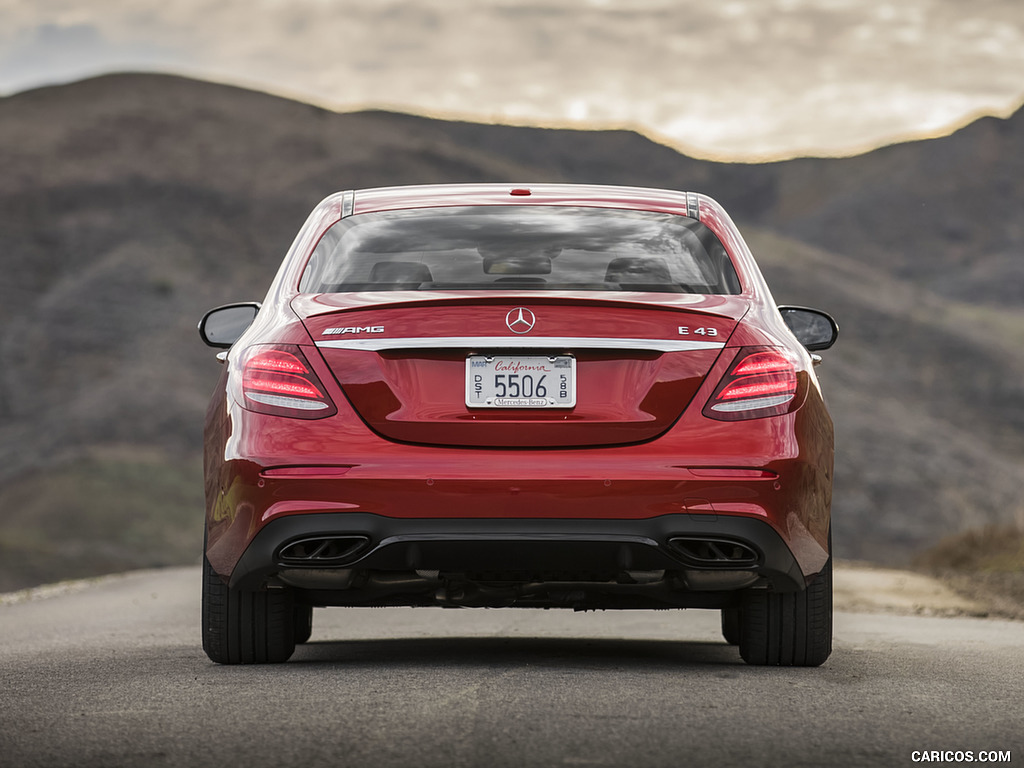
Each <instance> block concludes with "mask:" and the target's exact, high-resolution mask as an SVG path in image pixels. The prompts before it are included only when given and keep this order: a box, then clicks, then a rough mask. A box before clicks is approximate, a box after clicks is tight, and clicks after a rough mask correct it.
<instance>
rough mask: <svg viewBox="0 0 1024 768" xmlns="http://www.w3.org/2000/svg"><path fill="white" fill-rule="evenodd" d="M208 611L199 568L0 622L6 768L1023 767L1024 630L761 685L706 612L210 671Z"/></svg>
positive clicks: (381, 645) (848, 632) (404, 626)
mask: <svg viewBox="0 0 1024 768" xmlns="http://www.w3.org/2000/svg"><path fill="white" fill-rule="evenodd" d="M837 578H841V576H838V577H837ZM198 598H199V571H198V569H191V568H188V569H174V570H167V571H150V572H142V573H136V574H130V575H128V576H125V577H118V578H112V579H107V580H102V581H99V582H97V583H93V584H90V585H88V586H79V587H77V588H71V589H64V590H58V591H56V592H55V593H54V594H51V595H42V596H37V597H35V598H34V599H32V600H22V601H19V602H13V603H11V602H8V603H6V604H0V682H2V687H0V766H3V768H7V767H8V766H10V768H23V767H24V768H27V767H28V766H48V767H51V766H103V767H104V768H111V767H113V766H132V767H133V768H134V766H147V767H148V766H165V765H173V766H190V767H191V766H218V767H222V766H244V767H245V768H259V767H260V766H283V765H290V766H359V767H376V766H416V767H422V766H444V767H445V768H453V767H456V766H486V767H487V768H498V767H499V766H510V767H513V766H514V767H515V768H524V767H525V766H562V765H567V766H629V768H641V767H642V766H815V767H821V766H848V765H862V766H902V765H908V766H909V765H915V764H918V763H917V762H915V760H914V758H915V757H918V758H920V755H916V754H915V752H918V751H921V750H924V751H927V752H931V751H948V752H949V753H950V754H948V755H939V757H940V758H941V757H950V758H953V759H955V758H956V757H958V755H957V754H956V752H957V751H960V752H962V753H966V752H970V753H971V755H972V756H973V757H974V760H975V762H980V761H981V758H982V756H983V755H982V753H983V752H984V753H985V754H984V756H986V757H995V758H998V757H1004V758H1005V756H1006V753H1007V752H1008V753H1010V754H1009V756H1010V758H1011V759H1012V763H1021V762H1024V727H1022V724H1024V623H1015V622H1007V621H996V620H987V619H972V618H928V617H919V616H900V615H886V614H872V613H839V614H837V617H836V641H835V646H836V647H835V651H834V652H833V655H832V658H831V659H830V660H829V661H828V662H827V663H826V664H825V665H824V666H823V667H821V668H819V669H764V668H752V667H747V666H745V665H744V664H743V663H742V662H741V661H740V659H739V656H738V654H737V652H736V650H735V649H734V648H731V647H730V646H727V645H726V644H724V643H723V642H722V641H721V640H720V637H719V633H718V619H717V614H715V613H712V612H706V611H685V612H679V611H660V612H647V611H644V612H622V613H617V612H603V613H587V614H573V613H571V612H562V611H511V610H505V611H499V610H462V611H458V610H454V611H448V610H441V609H381V610H373V609H348V610H346V609H332V610H318V611H316V612H315V614H314V622H315V628H314V632H313V638H312V640H311V642H310V643H309V644H307V645H306V646H303V647H301V648H300V649H299V650H298V651H296V654H295V656H294V657H293V658H292V661H291V662H289V663H288V664H284V665H278V666H270V667H220V666H216V665H214V664H211V663H210V662H209V661H208V660H207V659H206V657H205V655H204V654H203V652H202V649H201V648H200V647H199V640H198V625H199V599H198ZM990 751H994V752H995V753H996V754H994V755H990V754H989V752H990ZM999 753H1002V754H999ZM929 756H930V755H929ZM965 757H966V755H965ZM928 762H929V764H933V765H934V764H955V763H953V762H942V761H941V760H940V761H928ZM1012 763H1011V764H1012ZM1004 764H1005V763H1004Z"/></svg>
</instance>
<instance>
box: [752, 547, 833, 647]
mask: <svg viewBox="0 0 1024 768" xmlns="http://www.w3.org/2000/svg"><path fill="white" fill-rule="evenodd" d="M740 611H741V614H740V642H739V646H740V656H742V657H743V660H744V661H745V662H747V663H748V664H755V665H761V666H765V665H773V666H784V667H817V666H819V665H820V664H822V663H824V661H825V659H827V658H828V657H829V654H830V653H832V558H831V557H830V558H829V560H828V563H826V564H825V567H824V568H823V569H822V570H821V573H819V574H818V575H817V576H815V577H814V580H813V581H811V583H810V584H808V585H807V588H806V589H804V590H803V591H801V592H770V591H768V590H750V591H749V592H747V593H746V594H744V596H743V603H742V607H741V609H740Z"/></svg>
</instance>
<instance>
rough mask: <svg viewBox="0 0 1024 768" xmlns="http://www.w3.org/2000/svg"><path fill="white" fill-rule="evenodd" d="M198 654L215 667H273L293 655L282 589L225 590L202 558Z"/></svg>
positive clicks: (287, 597)
mask: <svg viewBox="0 0 1024 768" xmlns="http://www.w3.org/2000/svg"><path fill="white" fill-rule="evenodd" d="M203 650H204V651H206V655H207V656H209V657H210V659H211V660H213V661H215V662H217V663H218V664H274V663H278V662H282V661H287V660H288V659H289V657H290V656H291V655H292V653H294V652H295V607H294V603H293V600H292V595H291V593H290V592H289V591H288V590H286V589H263V590H257V591H253V592H249V591H243V590H240V589H231V588H230V587H229V586H228V585H227V584H225V583H224V580H223V579H221V577H220V576H219V575H218V574H217V573H216V572H215V571H214V570H213V567H212V566H211V565H210V563H209V561H208V560H207V559H206V558H205V557H204V558H203Z"/></svg>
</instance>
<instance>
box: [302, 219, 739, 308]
mask: <svg viewBox="0 0 1024 768" xmlns="http://www.w3.org/2000/svg"><path fill="white" fill-rule="evenodd" d="M517 288H518V289H528V290H574V291H653V292H658V293H702V294H735V293H739V292H740V285H739V280H738V279H737V277H736V272H735V270H734V269H733V266H732V262H731V261H730V260H729V257H728V255H727V254H726V252H725V249H724V248H723V247H722V244H721V243H720V242H719V241H718V238H716V237H715V235H714V234H713V233H712V232H711V230H709V229H708V228H707V227H706V226H704V225H703V224H701V223H700V222H698V221H696V220H695V219H691V218H687V217H685V216H676V215H674V214H670V213H651V212H646V211H631V210H618V209H609V208H572V207H554V206H547V207H540V206H473V207H452V208H428V209H421V210H418V209H414V210H401V211H385V212H381V213H364V214H359V215H356V216H350V217H348V218H345V219H343V220H342V221H340V222H338V223H337V224H335V225H334V226H333V227H331V229H330V230H328V231H327V233H326V234H325V235H324V237H323V238H322V239H321V241H320V243H319V244H318V245H317V247H316V250H315V251H314V252H313V255H312V257H311V258H310V261H309V264H308V265H307V267H306V270H305V273H304V274H303V276H302V281H301V284H300V290H301V291H303V292H305V293H342V292H349V291H409V290H412V291H416V290H419V291H432V290H445V291H448V290H460V289H466V290H469V289H472V290H480V289H483V290H487V289H491V290H503V289H517Z"/></svg>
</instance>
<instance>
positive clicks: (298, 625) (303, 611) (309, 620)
mask: <svg viewBox="0 0 1024 768" xmlns="http://www.w3.org/2000/svg"><path fill="white" fill-rule="evenodd" d="M312 634H313V606H311V605H302V604H301V603H296V604H295V644H296V645H302V644H303V643H304V642H306V641H307V640H309V638H310V635H312Z"/></svg>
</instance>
